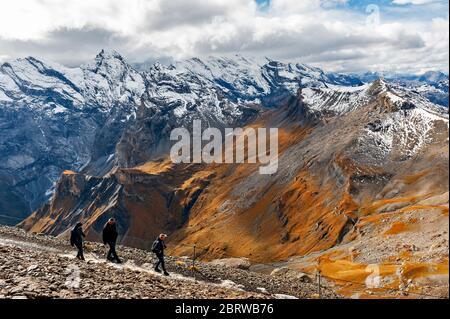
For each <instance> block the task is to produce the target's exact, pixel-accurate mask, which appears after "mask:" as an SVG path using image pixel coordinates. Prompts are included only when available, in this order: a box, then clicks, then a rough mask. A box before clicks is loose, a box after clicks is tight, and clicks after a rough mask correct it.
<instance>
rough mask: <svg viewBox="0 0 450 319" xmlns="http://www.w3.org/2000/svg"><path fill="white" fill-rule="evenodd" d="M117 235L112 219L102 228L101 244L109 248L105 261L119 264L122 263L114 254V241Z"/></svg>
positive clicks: (115, 253)
mask: <svg viewBox="0 0 450 319" xmlns="http://www.w3.org/2000/svg"><path fill="white" fill-rule="evenodd" d="M118 235H119V233H118V232H117V225H116V220H115V219H114V218H110V219H109V220H108V222H107V223H106V224H105V227H104V228H103V243H104V244H105V245H108V246H109V251H108V255H107V256H106V259H107V260H108V261H111V262H114V261H115V262H117V263H118V264H120V263H122V261H121V260H120V259H119V256H117V252H116V241H117V237H118Z"/></svg>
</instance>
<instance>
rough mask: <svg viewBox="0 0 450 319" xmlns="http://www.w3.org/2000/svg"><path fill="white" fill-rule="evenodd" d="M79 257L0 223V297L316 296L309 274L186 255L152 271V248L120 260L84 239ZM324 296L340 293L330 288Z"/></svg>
mask: <svg viewBox="0 0 450 319" xmlns="http://www.w3.org/2000/svg"><path fill="white" fill-rule="evenodd" d="M85 250H86V253H85V256H86V261H84V262H82V261H78V260H77V259H76V258H75V255H76V254H75V251H74V249H72V248H71V247H70V246H69V245H68V244H67V242H66V241H65V240H62V239H58V238H55V237H50V236H44V235H32V234H29V233H26V232H25V231H23V230H20V229H17V228H11V227H3V226H0V298H261V299H262V298H293V297H297V298H317V297H318V295H317V287H316V285H315V284H313V283H310V282H308V281H310V280H309V278H306V279H305V278H303V279H301V278H293V277H286V278H279V277H274V276H270V275H264V274H259V273H255V272H250V271H246V270H241V269H236V268H232V267H227V266H224V265H222V264H220V263H199V262H196V264H195V267H192V261H191V260H189V259H187V258H171V257H168V258H167V264H168V265H167V266H168V267H167V268H168V270H169V272H171V276H170V277H164V276H161V275H159V274H157V273H155V272H154V271H153V270H152V269H153V267H152V264H153V262H154V259H153V256H152V254H151V253H149V252H146V251H143V250H138V249H133V248H128V247H119V249H118V251H119V253H120V255H121V257H122V258H123V261H124V263H123V264H122V265H118V264H114V263H107V262H106V261H105V260H104V256H105V253H106V248H105V247H104V246H103V245H101V244H98V243H92V242H89V243H87V244H86V249H85ZM321 297H322V298H338V296H337V295H335V294H334V293H333V292H332V291H331V290H326V291H322V292H321Z"/></svg>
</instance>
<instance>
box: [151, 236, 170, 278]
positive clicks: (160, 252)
mask: <svg viewBox="0 0 450 319" xmlns="http://www.w3.org/2000/svg"><path fill="white" fill-rule="evenodd" d="M166 238H167V235H166V234H160V235H159V236H158V238H157V239H156V240H155V241H154V242H153V245H152V252H153V253H154V254H155V255H156V257H157V258H158V261H157V262H156V265H155V271H156V272H161V270H159V265H161V267H162V270H163V272H164V276H169V273H168V272H167V271H166V265H165V263H164V248H166V244H165V243H164V240H165V239H166Z"/></svg>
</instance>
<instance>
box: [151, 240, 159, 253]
mask: <svg viewBox="0 0 450 319" xmlns="http://www.w3.org/2000/svg"><path fill="white" fill-rule="evenodd" d="M158 246H159V242H158V240H155V241H154V242H153V244H152V253H155V254H156V253H159V249H158Z"/></svg>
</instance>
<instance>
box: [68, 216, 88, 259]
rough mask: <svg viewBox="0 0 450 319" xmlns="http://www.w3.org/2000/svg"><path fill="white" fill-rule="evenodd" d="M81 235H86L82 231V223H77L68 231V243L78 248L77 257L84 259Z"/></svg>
mask: <svg viewBox="0 0 450 319" xmlns="http://www.w3.org/2000/svg"><path fill="white" fill-rule="evenodd" d="M83 237H86V235H85V234H84V232H83V224H82V223H77V224H76V225H75V227H74V228H73V229H72V232H71V233H70V245H71V246H72V247H74V246H75V247H76V248H77V249H78V254H77V258H78V259H79V260H84V255H83Z"/></svg>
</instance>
